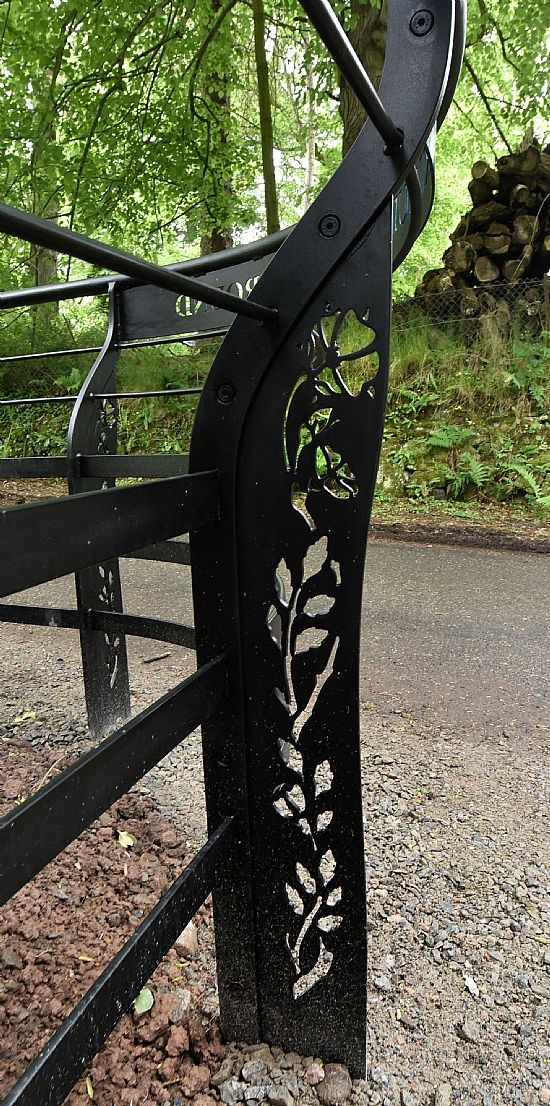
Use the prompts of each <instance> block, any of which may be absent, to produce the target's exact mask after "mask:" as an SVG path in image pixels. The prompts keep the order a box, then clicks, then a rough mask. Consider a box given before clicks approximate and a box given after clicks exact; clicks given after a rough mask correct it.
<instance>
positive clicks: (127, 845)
mask: <svg viewBox="0 0 550 1106" xmlns="http://www.w3.org/2000/svg"><path fill="white" fill-rule="evenodd" d="M118 843H119V845H121V846H122V848H123V849H131V847H132V845H135V843H136V839H135V837H133V836H132V834H131V833H127V832H126V830H119V831H118Z"/></svg>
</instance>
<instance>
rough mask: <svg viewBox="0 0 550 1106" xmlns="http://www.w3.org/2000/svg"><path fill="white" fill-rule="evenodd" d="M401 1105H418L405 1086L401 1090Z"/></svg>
mask: <svg viewBox="0 0 550 1106" xmlns="http://www.w3.org/2000/svg"><path fill="white" fill-rule="evenodd" d="M401 1106H416V1103H415V1101H414V1098H413V1097H412V1095H411V1094H409V1092H408V1091H407V1090H406V1088H405V1087H403V1089H402V1091H401Z"/></svg>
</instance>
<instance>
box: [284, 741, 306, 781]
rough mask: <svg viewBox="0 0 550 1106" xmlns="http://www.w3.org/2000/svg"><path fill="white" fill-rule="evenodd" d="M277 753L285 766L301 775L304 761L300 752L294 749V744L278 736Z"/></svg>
mask: <svg viewBox="0 0 550 1106" xmlns="http://www.w3.org/2000/svg"><path fill="white" fill-rule="evenodd" d="M279 755H280V757H281V760H282V761H283V763H284V764H286V766H287V768H290V769H291V770H292V771H293V772H296V775H298V776H303V774H304V762H303V758H302V754H301V753H299V752H298V750H297V749H295V747H294V745H291V744H290V741H283V740H282V738H279Z"/></svg>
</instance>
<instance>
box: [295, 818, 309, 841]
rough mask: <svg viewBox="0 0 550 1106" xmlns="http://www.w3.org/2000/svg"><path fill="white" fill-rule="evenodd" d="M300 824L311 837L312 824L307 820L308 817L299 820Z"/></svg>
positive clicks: (303, 831) (306, 834)
mask: <svg viewBox="0 0 550 1106" xmlns="http://www.w3.org/2000/svg"><path fill="white" fill-rule="evenodd" d="M298 825H299V827H300V829H301V831H302V833H303V834H304V835H305V836H306V837H311V826H310V824H309V822H308V821H307V818H300V821H299V822H298Z"/></svg>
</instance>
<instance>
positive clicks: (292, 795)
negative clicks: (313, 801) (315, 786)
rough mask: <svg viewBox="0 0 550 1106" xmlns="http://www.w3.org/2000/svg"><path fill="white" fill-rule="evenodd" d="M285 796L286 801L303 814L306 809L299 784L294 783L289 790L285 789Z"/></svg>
mask: <svg viewBox="0 0 550 1106" xmlns="http://www.w3.org/2000/svg"><path fill="white" fill-rule="evenodd" d="M286 797H287V799H288V802H289V803H291V805H292V806H293V807H294V808H295V810H297V811H298V812H299V813H300V814H303V812H304V810H305V809H306V800H305V796H304V793H303V791H302V788H301V787H300V785H299V784H297V783H295V784H294V787H292V788H291V790H290V791H287V793H286Z"/></svg>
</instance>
